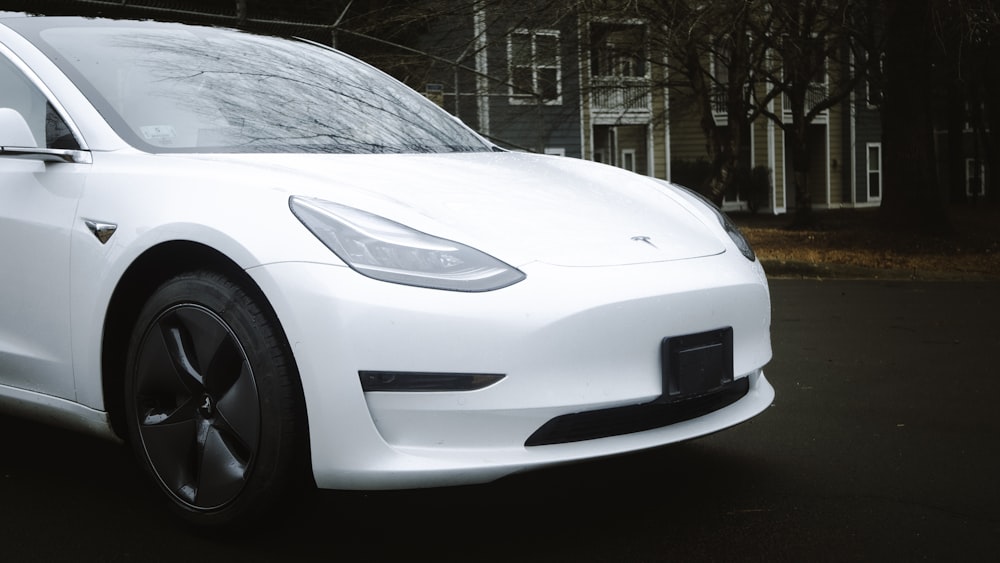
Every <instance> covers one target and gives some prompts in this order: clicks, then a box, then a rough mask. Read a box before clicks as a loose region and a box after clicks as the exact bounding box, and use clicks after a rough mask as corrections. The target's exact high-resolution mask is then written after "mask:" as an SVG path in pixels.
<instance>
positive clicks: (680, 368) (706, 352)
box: [660, 327, 733, 401]
mask: <svg viewBox="0 0 1000 563" xmlns="http://www.w3.org/2000/svg"><path fill="white" fill-rule="evenodd" d="M660 358H661V368H662V377H663V395H662V396H661V400H666V401H676V400H681V399H686V398H690V397H698V396H701V395H705V394H708V393H711V392H712V391H714V390H716V389H718V388H720V387H722V386H724V385H726V384H727V383H731V382H732V381H733V329H732V327H726V328H720V329H716V330H709V331H706V332H699V333H697V334H686V335H683V336H671V337H668V338H664V339H663V340H662V341H661V343H660Z"/></svg>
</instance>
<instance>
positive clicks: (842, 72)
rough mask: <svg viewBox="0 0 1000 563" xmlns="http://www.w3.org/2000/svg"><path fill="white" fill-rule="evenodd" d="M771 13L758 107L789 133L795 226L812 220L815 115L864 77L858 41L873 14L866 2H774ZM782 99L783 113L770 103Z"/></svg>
mask: <svg viewBox="0 0 1000 563" xmlns="http://www.w3.org/2000/svg"><path fill="white" fill-rule="evenodd" d="M766 11H767V13H768V17H766V18H763V19H760V20H757V21H760V22H762V23H763V25H764V26H766V27H761V28H760V29H758V30H757V32H756V34H755V35H756V36H758V37H761V38H763V40H765V41H767V43H768V45H769V49H770V52H771V53H772V54H773V59H772V63H771V64H768V65H764V68H763V69H762V72H761V76H762V77H763V78H764V81H765V83H764V84H765V85H764V87H763V88H754V89H753V91H754V93H755V95H756V109H757V111H759V112H761V113H762V114H764V115H766V116H767V117H768V118H769V119H770V120H771V121H772V122H774V123H775V125H776V126H777V127H779V128H780V129H781V130H782V131H783V132H784V134H785V150H786V155H787V156H788V158H789V160H790V163H791V168H792V175H791V178H792V184H793V186H794V193H795V220H794V221H793V225H796V226H807V225H809V224H810V223H811V222H812V205H813V203H812V194H811V191H810V189H809V181H808V178H809V172H810V162H809V155H810V152H811V146H810V136H809V135H808V128H809V126H810V124H812V123H814V122H815V121H816V119H817V118H818V117H819V116H821V115H823V114H824V113H826V112H828V111H829V110H830V109H831V108H833V107H834V106H836V105H837V104H840V103H841V102H843V101H844V100H845V99H846V98H847V97H848V96H850V94H851V91H852V90H854V88H855V87H856V86H857V84H858V81H859V80H860V79H861V78H863V76H864V75H863V73H859V72H856V71H855V69H854V64H853V61H854V60H859V59H860V60H864V57H865V56H866V54H865V53H855V56H853V57H852V56H850V53H851V52H852V51H851V50H852V49H857V48H858V43H857V42H855V41H853V40H852V39H853V35H854V33H855V30H857V29H859V28H860V27H862V26H860V25H858V22H859V21H860V20H864V19H865V18H867V17H868V13H867V12H866V11H865V6H864V3H863V2H862V1H861V0H804V1H803V0H771V1H769V2H767V9H766ZM779 97H780V98H781V110H782V111H781V112H777V111H773V109H772V108H773V107H774V106H773V105H772V104H771V102H772V101H773V100H776V99H778V98H779Z"/></svg>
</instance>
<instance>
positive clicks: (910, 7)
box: [881, 0, 951, 233]
mask: <svg viewBox="0 0 1000 563" xmlns="http://www.w3.org/2000/svg"><path fill="white" fill-rule="evenodd" d="M931 2H932V0H885V6H886V17H887V22H886V52H885V57H886V61H885V76H886V88H885V103H884V104H883V106H882V137H883V142H884V147H885V155H884V156H885V161H884V165H885V184H884V188H885V192H884V194H883V199H882V209H881V212H882V215H883V217H884V219H885V222H886V223H887V224H889V225H890V226H891V227H893V228H897V229H908V230H919V231H923V232H929V233H947V232H950V231H951V223H950V220H949V218H948V210H947V192H946V190H944V189H942V187H941V185H940V182H939V181H938V179H937V176H936V174H935V166H934V162H935V154H934V137H933V135H934V133H933V131H934V128H933V123H932V120H931V117H932V115H931V98H930V92H931V89H930V88H928V81H929V80H931V77H932V66H931V51H930V48H931V45H933V44H934V37H933V33H932V28H931V18H930V13H931V8H932V6H931Z"/></svg>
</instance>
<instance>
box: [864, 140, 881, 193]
mask: <svg viewBox="0 0 1000 563" xmlns="http://www.w3.org/2000/svg"><path fill="white" fill-rule="evenodd" d="M867 146H868V201H879V200H881V199H882V143H868V145H867Z"/></svg>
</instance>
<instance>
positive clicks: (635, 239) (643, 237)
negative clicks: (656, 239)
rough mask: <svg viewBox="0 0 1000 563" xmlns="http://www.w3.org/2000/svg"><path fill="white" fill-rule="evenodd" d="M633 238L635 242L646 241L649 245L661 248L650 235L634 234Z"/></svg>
mask: <svg viewBox="0 0 1000 563" xmlns="http://www.w3.org/2000/svg"><path fill="white" fill-rule="evenodd" d="M632 240H634V241H635V242H644V243H646V244H648V245H649V246H652V247H653V248H659V247H658V246H656V245H655V244H653V241H652V240H651V239H650V238H649V237H647V236H642V235H640V236H634V237H632Z"/></svg>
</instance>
